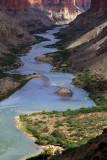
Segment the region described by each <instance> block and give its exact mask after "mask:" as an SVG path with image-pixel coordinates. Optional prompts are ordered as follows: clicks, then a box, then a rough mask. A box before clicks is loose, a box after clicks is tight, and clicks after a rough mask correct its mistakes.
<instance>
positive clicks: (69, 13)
mask: <svg viewBox="0 0 107 160" xmlns="http://www.w3.org/2000/svg"><path fill="white" fill-rule="evenodd" d="M30 1H31V3H32V4H36V5H38V6H40V8H42V10H45V11H48V15H49V17H50V18H51V19H53V20H55V21H56V22H59V21H60V22H62V23H63V22H70V21H71V20H74V19H75V18H76V17H77V15H78V14H80V13H82V12H83V11H84V10H87V9H88V8H89V7H90V1H91V0H50V1H48V0H30Z"/></svg>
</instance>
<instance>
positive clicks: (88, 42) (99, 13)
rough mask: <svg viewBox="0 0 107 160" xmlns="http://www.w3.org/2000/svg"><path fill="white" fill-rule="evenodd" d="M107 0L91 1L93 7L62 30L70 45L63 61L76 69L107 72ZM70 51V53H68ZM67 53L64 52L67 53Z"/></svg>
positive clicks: (61, 33) (72, 68)
mask: <svg viewBox="0 0 107 160" xmlns="http://www.w3.org/2000/svg"><path fill="white" fill-rule="evenodd" d="M106 6H107V1H105V0H101V1H100V0H96V1H95V0H92V3H91V8H90V10H88V11H87V12H85V13H83V14H81V15H79V16H78V17H77V19H76V20H74V21H73V22H71V23H70V25H69V27H67V28H65V29H63V30H62V31H61V32H60V35H61V36H62V38H63V37H64V39H65V41H66V42H64V43H63V44H66V45H67V48H66V49H67V51H68V52H69V55H67V57H66V59H64V63H66V64H67V66H69V67H68V70H73V71H74V72H77V71H82V70H84V69H89V70H91V71H95V72H99V73H103V74H106V73H107V65H106V62H107V46H106V44H107V7H106ZM63 41H64V40H63ZM66 53H67V52H66ZM66 53H65V54H66Z"/></svg>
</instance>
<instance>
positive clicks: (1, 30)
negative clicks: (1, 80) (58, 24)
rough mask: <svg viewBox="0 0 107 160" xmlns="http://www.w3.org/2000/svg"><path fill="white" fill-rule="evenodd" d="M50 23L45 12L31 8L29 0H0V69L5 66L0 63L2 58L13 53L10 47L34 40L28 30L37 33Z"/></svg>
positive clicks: (33, 41) (24, 44)
mask: <svg viewBox="0 0 107 160" xmlns="http://www.w3.org/2000/svg"><path fill="white" fill-rule="evenodd" d="M52 25H53V22H52V21H51V20H50V19H49V17H48V16H47V15H46V13H44V12H42V11H41V10H40V9H38V8H37V7H34V8H32V5H31V3H30V2H29V0H0V69H4V68H5V66H2V65H1V64H2V63H1V60H2V58H3V57H7V56H6V55H11V54H12V55H13V54H15V53H14V52H13V51H11V50H10V49H11V48H19V46H20V45H21V46H22V45H23V46H26V45H30V44H32V43H35V42H36V38H35V37H34V36H33V35H31V34H29V32H32V33H35V32H36V33H37V32H38V30H41V29H42V30H43V29H46V28H48V27H50V26H52ZM1 57H2V58H1ZM8 67H9V66H8Z"/></svg>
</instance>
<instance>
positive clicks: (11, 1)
mask: <svg viewBox="0 0 107 160" xmlns="http://www.w3.org/2000/svg"><path fill="white" fill-rule="evenodd" d="M0 6H2V7H4V8H6V9H8V10H9V11H11V10H19V9H21V10H24V11H27V10H28V7H29V1H28V0H1V1H0Z"/></svg>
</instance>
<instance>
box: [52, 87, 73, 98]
mask: <svg viewBox="0 0 107 160" xmlns="http://www.w3.org/2000/svg"><path fill="white" fill-rule="evenodd" d="M55 94H57V95H58V96H65V97H71V96H72V92H71V90H69V89H67V88H60V89H59V90H58V91H56V92H55Z"/></svg>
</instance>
